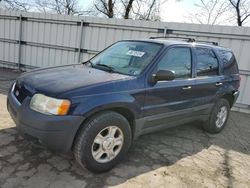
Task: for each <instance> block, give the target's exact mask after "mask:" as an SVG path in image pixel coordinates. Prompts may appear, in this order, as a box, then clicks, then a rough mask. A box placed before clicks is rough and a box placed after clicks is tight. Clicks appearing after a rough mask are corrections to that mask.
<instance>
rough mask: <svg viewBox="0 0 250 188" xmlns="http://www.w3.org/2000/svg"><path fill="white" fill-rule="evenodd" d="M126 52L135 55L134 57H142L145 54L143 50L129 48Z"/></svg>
mask: <svg viewBox="0 0 250 188" xmlns="http://www.w3.org/2000/svg"><path fill="white" fill-rule="evenodd" d="M126 54H127V55H131V56H135V57H142V56H143V55H144V54H145V52H140V51H135V50H129V51H128V52H127V53H126Z"/></svg>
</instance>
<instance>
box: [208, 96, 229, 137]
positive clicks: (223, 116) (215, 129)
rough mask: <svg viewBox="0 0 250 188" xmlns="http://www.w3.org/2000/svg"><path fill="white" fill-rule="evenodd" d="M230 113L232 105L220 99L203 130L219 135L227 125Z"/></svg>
mask: <svg viewBox="0 0 250 188" xmlns="http://www.w3.org/2000/svg"><path fill="white" fill-rule="evenodd" d="M229 113H230V105H229V102H228V101H227V100H226V99H220V100H219V101H218V102H217V103H216V104H215V106H214V107H213V109H212V112H211V114H210V117H209V120H208V121H207V122H205V123H204V125H203V128H204V129H205V130H206V131H208V132H210V133H219V132H220V131H221V130H222V129H223V128H224V127H225V125H226V123H227V120H228V117H229Z"/></svg>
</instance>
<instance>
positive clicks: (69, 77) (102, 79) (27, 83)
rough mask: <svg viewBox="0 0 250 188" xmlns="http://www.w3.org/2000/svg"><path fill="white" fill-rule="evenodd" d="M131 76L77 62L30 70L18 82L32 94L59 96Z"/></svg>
mask: <svg viewBox="0 0 250 188" xmlns="http://www.w3.org/2000/svg"><path fill="white" fill-rule="evenodd" d="M130 77H131V76H127V75H122V74H116V73H108V72H105V71H102V70H98V69H95V68H91V67H88V66H86V65H81V64H77V65H67V66H60V67H53V68H46V69H38V70H34V71H30V72H27V73H25V74H23V75H22V76H20V77H19V78H18V79H17V84H18V85H19V87H25V88H26V89H27V90H29V92H30V93H31V94H34V93H43V94H45V95H48V96H58V95H60V94H63V93H64V92H68V91H70V90H73V89H78V88H82V87H87V86H90V85H91V86H93V85H95V84H97V85H99V84H103V83H106V82H113V81H117V80H124V79H129V78H130Z"/></svg>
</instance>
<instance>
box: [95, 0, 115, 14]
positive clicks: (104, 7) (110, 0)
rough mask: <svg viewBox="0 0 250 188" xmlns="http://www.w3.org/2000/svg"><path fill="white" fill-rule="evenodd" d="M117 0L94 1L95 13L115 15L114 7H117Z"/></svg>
mask: <svg viewBox="0 0 250 188" xmlns="http://www.w3.org/2000/svg"><path fill="white" fill-rule="evenodd" d="M115 3H116V1H115V0H95V1H94V9H95V10H92V11H93V12H94V13H96V11H97V13H101V14H104V15H105V16H107V17H108V18H113V17H114V9H115Z"/></svg>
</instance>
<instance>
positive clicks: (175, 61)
mask: <svg viewBox="0 0 250 188" xmlns="http://www.w3.org/2000/svg"><path fill="white" fill-rule="evenodd" d="M192 60H193V56H192V50H191V48H190V47H189V46H178V47H171V48H169V49H167V51H166V53H165V54H164V55H163V56H162V57H161V59H160V60H159V62H158V64H157V65H156V67H155V69H154V70H153V71H152V73H154V72H157V71H159V70H169V71H172V72H173V73H174V74H175V79H174V80H172V81H158V82H157V83H156V84H154V85H150V84H149V83H148V82H147V81H146V85H147V86H146V96H145V105H144V119H145V125H144V129H156V130H158V129H161V128H165V127H170V126H174V125H176V124H180V123H185V121H186V120H188V119H190V116H191V115H192V111H193V109H192V107H193V106H194V105H195V103H194V97H195V96H194V92H193V87H194V84H195V80H194V79H193V78H192V69H193V66H192ZM152 73H150V75H149V77H150V76H151V75H152Z"/></svg>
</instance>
